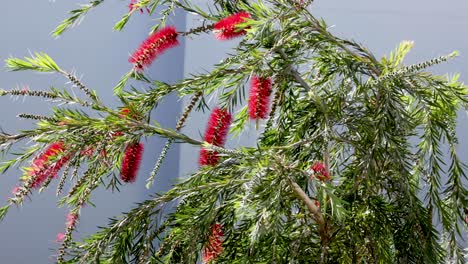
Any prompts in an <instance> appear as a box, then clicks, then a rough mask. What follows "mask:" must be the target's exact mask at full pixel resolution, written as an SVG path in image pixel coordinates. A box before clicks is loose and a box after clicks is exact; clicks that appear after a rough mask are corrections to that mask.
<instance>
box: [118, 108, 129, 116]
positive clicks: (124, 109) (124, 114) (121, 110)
mask: <svg viewBox="0 0 468 264" xmlns="http://www.w3.org/2000/svg"><path fill="white" fill-rule="evenodd" d="M129 113H130V109H128V108H127V107H124V108H122V109H120V116H122V117H127V116H128V114H129Z"/></svg>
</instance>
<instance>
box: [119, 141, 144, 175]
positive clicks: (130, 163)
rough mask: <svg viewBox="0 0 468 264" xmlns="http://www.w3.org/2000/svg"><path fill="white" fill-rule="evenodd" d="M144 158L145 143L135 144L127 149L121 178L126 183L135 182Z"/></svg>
mask: <svg viewBox="0 0 468 264" xmlns="http://www.w3.org/2000/svg"><path fill="white" fill-rule="evenodd" d="M142 157H143V143H133V144H130V145H128V146H127V148H126V149H125V153H124V157H123V159H122V169H121V174H120V178H121V179H122V181H124V182H134V181H135V179H136V176H137V173H138V169H139V168H140V163H141V159H142Z"/></svg>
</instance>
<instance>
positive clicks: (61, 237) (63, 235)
mask: <svg viewBox="0 0 468 264" xmlns="http://www.w3.org/2000/svg"><path fill="white" fill-rule="evenodd" d="M65 237H66V235H65V234H64V233H58V234H57V238H56V239H55V241H56V242H62V241H63V240H64V239H65Z"/></svg>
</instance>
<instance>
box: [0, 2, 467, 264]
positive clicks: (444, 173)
mask: <svg viewBox="0 0 468 264" xmlns="http://www.w3.org/2000/svg"><path fill="white" fill-rule="evenodd" d="M103 3H104V0H99V1H92V2H91V3H89V4H87V5H83V6H82V7H81V8H79V9H77V10H73V11H71V17H70V18H68V19H66V20H64V21H63V23H62V24H61V25H59V26H58V27H57V29H56V30H55V31H54V32H53V35H55V36H58V35H60V34H62V33H63V32H64V31H65V30H67V29H68V28H70V27H71V26H73V25H75V24H76V23H77V22H78V21H79V20H80V19H82V17H83V16H84V15H85V14H87V13H88V12H89V11H90V10H91V9H92V8H94V7H97V6H98V5H101V4H103ZM309 4H311V1H310V2H301V1H294V0H265V1H248V0H239V1H224V0H217V1H215V3H214V5H213V7H212V8H206V9H202V8H200V7H198V6H195V5H193V4H192V3H190V2H189V1H187V0H180V1H178V0H142V1H139V2H138V3H137V5H138V7H139V8H146V7H148V9H149V10H150V13H153V12H155V10H157V8H158V7H163V8H164V10H163V11H162V12H161V13H160V14H161V17H160V19H159V20H158V21H157V24H155V25H154V27H153V28H152V29H151V30H152V31H153V30H157V29H158V28H160V27H161V26H163V25H164V24H165V23H166V19H167V17H168V15H170V14H171V13H172V12H173V11H174V10H175V9H182V10H184V11H186V12H189V13H192V14H196V15H198V16H199V17H200V19H202V20H203V25H202V27H201V28H199V29H196V30H193V32H192V33H193V34H203V33H206V32H204V31H205V30H210V29H211V27H210V26H207V25H210V24H212V23H213V22H216V21H218V20H219V19H220V18H222V17H225V16H227V15H229V14H232V13H235V12H238V11H247V12H249V13H250V14H251V16H252V19H251V20H249V21H248V22H246V23H244V24H243V25H242V27H244V28H245V29H246V31H247V35H246V36H245V37H244V38H243V40H242V41H240V42H239V44H238V46H237V47H236V48H235V50H234V52H233V54H232V55H229V57H227V58H226V59H225V60H223V61H222V62H220V63H219V64H217V65H215V67H214V70H212V71H211V72H207V73H204V74H198V75H193V76H191V77H189V78H186V79H184V80H181V81H180V82H178V83H175V84H167V83H163V82H160V81H157V80H152V79H151V77H150V76H146V75H145V74H144V72H135V71H133V70H131V71H130V72H129V73H128V74H126V75H125V76H123V78H122V79H121V80H120V82H119V83H118V85H117V86H116V87H115V92H116V96H118V97H119V98H120V99H121V102H122V107H125V108H127V109H130V111H131V112H133V113H137V115H134V116H132V115H129V116H128V117H124V118H122V116H121V115H120V114H119V113H120V109H111V108H109V107H107V106H106V105H105V104H104V103H102V102H101V101H100V100H99V97H98V95H97V93H96V92H95V91H93V90H90V89H88V88H87V87H86V86H85V85H84V84H82V83H81V82H80V81H79V80H78V79H77V78H76V77H74V76H73V75H72V74H70V73H68V72H66V71H64V70H62V69H61V68H60V67H59V66H58V65H57V64H56V63H55V62H54V61H53V60H52V59H51V58H50V57H49V56H48V55H46V54H43V53H36V54H34V55H33V56H31V57H28V58H24V59H19V58H10V59H8V60H7V61H6V64H7V67H8V68H9V69H10V70H12V71H22V70H32V71H38V72H55V73H57V74H60V75H62V76H64V77H65V78H67V79H69V80H70V81H71V83H72V84H74V85H75V86H76V87H78V88H80V89H81V90H82V91H83V93H84V96H83V97H85V98H86V99H82V98H81V97H79V96H75V95H72V94H71V93H70V92H68V90H67V88H66V87H65V88H63V89H61V88H55V87H52V88H51V89H50V90H47V91H21V90H10V91H5V90H0V95H1V96H4V95H14V96H41V97H45V98H48V99H51V100H54V101H57V102H61V103H65V104H61V105H60V106H57V107H55V108H54V109H53V114H52V115H51V116H47V117H43V116H37V115H34V114H22V115H23V117H28V118H33V119H37V120H38V123H37V127H36V128H34V129H32V130H29V131H22V132H20V133H19V134H15V135H10V134H7V133H6V132H2V133H1V134H0V151H1V153H2V154H6V153H10V152H11V151H10V149H11V146H12V145H13V144H16V143H19V142H21V141H24V140H28V141H30V142H32V146H31V147H30V148H29V149H28V150H26V151H25V152H24V153H17V154H16V155H17V158H15V159H13V160H9V161H5V162H4V163H3V165H2V166H1V167H0V170H1V171H2V172H5V171H6V170H8V169H10V168H12V167H15V166H16V167H21V166H27V165H23V164H25V163H26V164H27V162H29V161H30V159H31V158H32V157H34V156H35V155H37V154H38V153H40V152H41V151H42V149H43V148H44V147H45V146H47V145H49V144H50V143H53V142H59V141H60V142H63V143H64V144H65V145H66V146H67V150H66V153H65V154H64V155H70V158H69V162H68V165H67V167H66V168H65V169H64V172H63V176H62V179H61V182H60V184H59V190H58V191H57V192H58V194H60V193H61V192H62V190H61V188H62V187H63V183H64V182H65V181H66V180H70V181H71V182H72V183H73V185H74V186H73V187H72V189H71V191H70V192H68V193H66V194H64V195H63V196H62V197H61V198H60V200H59V204H60V205H66V206H68V207H70V208H71V211H72V212H74V213H79V208H80V206H81V205H83V204H84V203H87V204H92V202H91V197H92V193H93V191H94V190H95V189H96V188H97V187H98V186H100V185H104V186H106V187H107V188H109V189H113V190H114V189H117V190H118V189H120V188H124V187H122V186H121V185H120V182H119V178H118V173H119V167H120V162H121V158H122V152H123V150H124V148H125V146H126V145H127V144H128V143H129V142H135V141H138V140H139V139H140V138H141V137H149V136H154V135H158V136H161V137H164V138H167V139H168V140H169V141H170V142H169V143H168V147H167V148H169V147H170V144H171V143H172V142H177V143H184V144H192V145H197V146H203V147H205V148H209V149H213V150H216V151H217V152H219V153H220V155H221V156H222V162H220V163H219V164H218V165H216V166H206V167H201V168H200V169H199V170H198V171H197V172H195V173H193V174H192V175H190V177H188V178H187V179H186V180H184V181H183V182H181V183H178V184H175V185H174V187H173V188H172V189H171V190H170V191H168V192H167V193H165V194H155V195H154V196H153V197H152V198H150V199H148V200H146V201H143V202H141V203H139V204H137V205H136V206H135V208H134V209H132V210H131V211H129V212H128V213H126V214H125V215H122V216H119V217H115V218H112V219H111V221H110V223H109V224H108V225H107V226H106V227H103V228H102V229H101V230H100V231H99V232H98V233H96V234H93V235H91V236H89V237H88V238H86V239H84V240H83V241H81V242H78V241H75V242H74V241H71V239H66V240H65V242H64V245H63V246H62V248H61V249H60V257H59V262H61V263H197V261H200V260H201V252H202V249H203V247H204V246H205V245H206V243H207V240H208V239H209V235H210V227H211V226H212V225H213V224H215V223H220V224H221V225H222V226H223V230H224V237H223V251H222V254H221V255H220V256H219V258H217V259H216V261H215V262H216V263H446V262H450V263H460V264H461V263H465V260H466V259H465V258H464V255H463V254H464V252H463V249H462V248H461V247H460V241H461V239H462V236H463V234H464V232H465V234H466V227H467V226H466V223H465V222H464V217H465V212H464V210H465V208H467V207H468V200H467V198H468V197H467V186H466V180H467V177H466V174H465V171H466V166H465V165H464V164H463V163H462V161H461V160H460V158H459V157H458V155H457V150H456V148H457V144H458V139H457V135H456V133H455V127H456V124H457V113H458V112H459V111H460V110H466V109H467V106H468V97H467V96H468V87H466V86H464V85H463V84H462V83H460V82H459V81H458V75H454V76H451V77H449V76H438V75H434V74H432V73H430V72H428V71H427V70H426V69H427V68H428V67H429V66H433V65H436V64H439V63H442V62H444V61H446V60H448V59H450V58H452V57H454V56H455V55H456V53H453V54H450V55H448V56H441V57H439V58H435V59H431V60H428V61H426V62H422V63H419V64H415V65H405V64H403V59H404V57H405V56H406V54H407V53H408V52H409V51H410V49H411V47H412V42H408V41H405V42H402V43H401V44H400V45H399V46H398V47H397V48H396V49H395V50H394V51H393V52H392V53H391V54H390V55H389V56H388V57H384V58H382V59H380V60H378V59H376V58H375V57H374V55H373V54H372V53H371V52H370V51H368V50H367V49H366V48H365V47H364V46H362V45H361V44H358V43H356V42H354V41H350V40H346V39H341V38H339V37H337V36H335V35H333V34H332V33H330V31H328V29H327V25H326V24H325V22H324V21H321V20H319V19H317V18H316V17H314V15H313V14H312V13H311V12H310V10H309V9H308V5H309ZM135 10H137V9H135ZM135 10H133V11H131V12H129V13H128V14H125V15H124V17H123V18H122V20H120V21H119V22H118V23H117V24H116V25H115V29H116V30H122V29H123V28H124V26H125V24H126V23H127V22H128V20H129V19H130V18H131V16H132V14H133V13H134V12H135ZM205 10H207V11H205ZM186 34H190V32H188V33H186ZM252 74H256V75H261V76H269V77H271V78H272V79H273V90H274V95H273V98H274V100H273V106H272V112H271V114H270V117H269V119H268V120H267V121H266V127H265V130H264V131H263V133H262V135H261V136H260V137H259V139H258V141H257V146H256V147H255V148H246V147H239V148H236V149H224V148H221V147H216V146H212V145H210V144H207V143H206V142H205V143H204V142H202V141H201V140H198V139H193V138H190V137H188V136H186V135H184V134H182V133H180V132H179V131H178V130H179V129H177V130H171V129H165V128H162V127H160V126H159V125H158V124H157V123H156V121H155V120H152V119H151V117H150V112H151V110H152V109H154V108H155V107H157V106H158V102H159V101H160V100H162V99H163V98H164V97H165V96H167V95H169V94H177V95H178V96H180V97H192V96H193V98H194V99H193V100H192V103H191V107H188V108H187V111H185V113H184V115H185V116H183V118H181V119H182V120H181V121H182V122H181V123H179V124H180V127H181V126H183V121H185V119H187V118H190V115H189V112H190V111H192V109H196V110H198V111H201V110H204V109H206V108H207V105H206V103H205V98H207V97H209V96H211V95H213V94H214V93H218V94H219V95H220V96H219V97H218V100H219V101H218V105H221V106H223V107H226V108H227V109H229V110H231V111H233V110H234V109H237V106H239V105H245V104H246V98H245V97H246V93H247V91H246V89H247V87H246V86H247V85H246V84H247V83H248V81H249V78H250V76H252ZM130 79H135V80H137V81H141V82H143V83H145V85H146V86H150V87H151V88H150V89H148V90H145V91H140V90H137V89H131V90H126V89H125V88H126V86H127V85H126V84H127V81H128V80H130ZM73 104H78V105H80V106H82V108H79V109H77V108H76V107H73V106H72V105H73ZM195 104H197V106H198V107H197V108H194V105H195ZM135 116H138V118H135ZM247 121H248V112H247V108H245V107H244V108H242V109H241V110H240V111H238V112H237V113H236V116H235V120H234V122H233V125H232V126H231V133H232V134H239V133H240V132H242V130H243V129H244V126H245V124H246V122H247ZM180 127H179V128H180ZM116 131H119V132H122V134H123V135H122V136H119V137H115V136H114V133H115V132H116ZM89 146H95V149H96V152H95V153H100V152H101V151H102V150H105V153H106V154H105V155H99V154H95V155H92V156H87V155H80V154H79V153H80V151H83V150H86V149H87V148H88V147H89ZM166 151H167V149H166ZM163 158H164V155H163V156H162V157H160V160H158V164H159V163H160V162H161V161H162V159H163ZM317 161H322V162H323V163H324V164H325V166H326V168H327V170H328V171H329V172H330V174H331V177H332V180H331V181H328V182H327V181H319V180H317V179H316V178H313V177H311V170H310V168H311V166H312V165H313V164H314V163H315V162H317ZM159 165H160V164H159ZM79 168H84V172H83V173H80V172H79V171H80V170H79ZM157 168H159V167H158V165H157V166H156V168H155V171H154V173H153V174H152V175H151V176H150V178H149V181H148V186H150V185H151V184H152V182H153V179H154V177H155V176H156V173H157ZM68 178H69V179H68ZM445 178H446V179H447V181H444V180H443V179H445ZM464 181H465V184H464V183H463V182H464ZM48 184H49V182H46V183H44V186H42V187H43V188H46V187H47V185H48ZM26 187H27V185H26ZM26 187H25V188H24V189H23V192H22V194H23V195H18V196H17V197H14V198H12V199H11V200H10V201H9V204H7V205H6V206H5V207H3V208H1V209H0V219H2V218H4V217H5V215H6V213H7V211H8V209H9V208H10V207H11V206H12V205H14V204H17V205H18V204H21V203H22V202H23V200H24V198H25V197H27V196H30V195H31V194H32V192H33V190H32V189H31V188H26ZM317 202H318V203H317ZM318 204H319V205H320V206H318ZM436 223H439V227H440V228H437V225H436ZM68 235H70V234H68Z"/></svg>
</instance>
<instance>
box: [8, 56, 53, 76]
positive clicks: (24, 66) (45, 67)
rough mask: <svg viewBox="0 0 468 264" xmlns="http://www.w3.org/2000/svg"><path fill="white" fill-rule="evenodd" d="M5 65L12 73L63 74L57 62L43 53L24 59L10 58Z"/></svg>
mask: <svg viewBox="0 0 468 264" xmlns="http://www.w3.org/2000/svg"><path fill="white" fill-rule="evenodd" d="M5 63H6V67H7V69H8V70H10V71H27V70H31V71H38V72H61V70H60V68H59V66H58V65H57V64H56V63H55V61H54V60H52V58H51V57H49V55H47V54H46V53H43V52H35V53H34V55H33V56H32V57H24V59H19V58H8V59H6V60H5Z"/></svg>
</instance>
